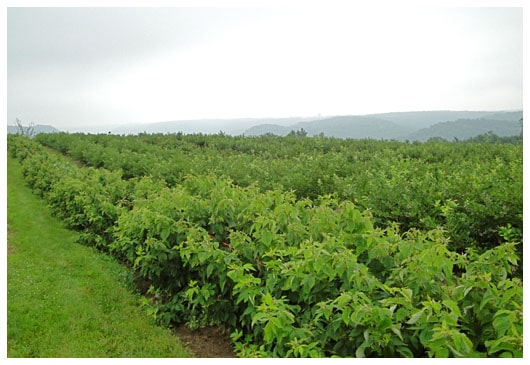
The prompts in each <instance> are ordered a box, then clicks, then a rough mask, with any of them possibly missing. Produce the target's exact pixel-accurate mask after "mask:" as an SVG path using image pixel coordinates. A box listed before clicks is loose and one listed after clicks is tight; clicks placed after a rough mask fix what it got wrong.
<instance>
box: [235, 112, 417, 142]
mask: <svg viewBox="0 0 530 365" xmlns="http://www.w3.org/2000/svg"><path fill="white" fill-rule="evenodd" d="M302 128H303V129H304V130H305V131H306V132H307V135H308V136H314V135H318V134H320V133H324V135H325V136H328V137H337V138H356V139H361V138H375V139H381V138H382V139H394V138H399V137H402V136H404V135H406V134H408V133H410V132H412V130H411V129H408V128H404V127H400V126H399V125H397V124H396V123H394V122H391V121H388V120H384V119H377V118H374V117H365V116H355V115H349V116H338V117H332V118H327V119H322V120H317V121H311V122H300V123H296V124H293V125H291V126H288V127H285V126H278V125H259V126H255V127H252V128H249V129H247V130H246V131H245V135H248V136H256V135H261V134H266V133H272V134H276V135H282V136H285V135H287V134H288V133H289V132H290V131H291V130H300V129H302Z"/></svg>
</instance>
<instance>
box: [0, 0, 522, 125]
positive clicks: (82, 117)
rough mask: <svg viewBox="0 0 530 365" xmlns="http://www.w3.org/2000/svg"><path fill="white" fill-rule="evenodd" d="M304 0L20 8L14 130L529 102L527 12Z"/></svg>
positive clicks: (13, 23)
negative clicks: (19, 125) (290, 0)
mask: <svg viewBox="0 0 530 365" xmlns="http://www.w3.org/2000/svg"><path fill="white" fill-rule="evenodd" d="M93 3H94V4H96V5H97V4H101V3H102V2H93ZM114 3H116V2H114ZM396 3H399V2H396ZM300 4H302V5H298V6H290V7H255V8H252V7H236V8H229V7H221V8H212V7H206V8H186V7H171V8H148V7H141V8H109V7H103V8H97V7H92V8H89V7H77V8H56V7H45V8H31V7H25V8H12V7H8V8H7V122H8V124H13V123H14V120H15V118H20V119H21V120H22V121H23V122H25V123H29V122H34V123H35V124H52V125H54V126H55V127H57V128H59V129H68V130H71V129H76V128H85V129H86V128H89V127H94V128H96V127H101V126H105V127H107V126H116V125H118V124H122V123H141V122H160V121H168V120H178V119H198V118H239V117H289V116H314V115H317V114H322V115H343V114H366V113H377V112H389V111H410V110H442V109H443V110H447V109H450V110H498V109H521V108H522V107H523V93H522V87H523V66H522V65H523V10H522V8H498V7H497V8H484V7H471V8H447V7H434V6H429V7H419V6H394V7H391V6H385V7H381V6H372V7H366V6H365V7H358V6H347V7H345V6H326V5H322V6H316V5H315V4H311V6H304V5H303V3H300ZM322 4H326V3H325V2H323V3H322ZM328 4H329V2H328ZM12 5H13V4H12ZM89 5H90V4H89ZM129 5H131V4H129ZM132 5H135V4H134V3H132Z"/></svg>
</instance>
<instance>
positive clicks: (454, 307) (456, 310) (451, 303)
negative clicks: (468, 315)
mask: <svg viewBox="0 0 530 365" xmlns="http://www.w3.org/2000/svg"><path fill="white" fill-rule="evenodd" d="M442 303H443V304H444V305H445V306H446V307H447V308H449V309H450V310H451V311H452V312H453V313H455V314H456V315H457V316H458V317H462V314H461V313H460V308H458V304H457V303H456V302H455V301H454V300H450V299H446V300H444V301H443V302H442Z"/></svg>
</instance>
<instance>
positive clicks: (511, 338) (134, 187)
mask: <svg viewBox="0 0 530 365" xmlns="http://www.w3.org/2000/svg"><path fill="white" fill-rule="evenodd" d="M8 149H9V151H10V153H11V155H12V156H14V157H16V158H17V159H19V161H20V162H21V163H22V166H23V171H24V174H25V178H26V181H27V183H28V184H29V185H30V186H31V187H32V189H33V190H34V191H35V192H36V193H37V194H38V195H40V196H41V197H42V198H43V199H45V200H46V201H47V202H48V203H49V205H50V207H51V208H52V210H53V212H54V214H56V215H57V216H58V217H60V218H62V219H63V220H64V222H65V223H66V224H67V225H68V226H69V227H71V228H73V229H76V230H79V231H80V241H81V242H82V243H84V244H88V245H93V246H96V247H98V248H100V249H101V250H104V251H107V252H110V253H112V254H113V255H115V256H117V257H118V258H120V259H121V260H122V261H123V262H124V263H125V264H127V265H129V266H130V267H131V268H132V269H133V270H135V272H136V274H137V275H138V281H139V283H140V284H142V286H143V287H144V288H145V290H146V296H145V306H146V309H147V310H148V311H149V313H151V314H152V316H153V317H154V318H156V319H157V320H159V321H161V322H162V323H164V324H168V325H170V324H176V323H188V324H189V325H190V326H191V327H194V326H195V327H198V326H203V325H210V324H215V325H221V326H223V327H225V328H227V329H228V330H229V331H230V332H231V338H232V340H233V341H234V345H235V348H236V351H237V353H238V354H239V355H240V356H252V357H272V356H279V357H285V356H295V357H318V356H325V357H329V356H340V357H350V356H356V357H365V356H366V357H426V356H429V357H499V356H503V357H521V356H522V351H523V341H522V336H523V333H522V332H523V325H522V295H523V294H522V293H523V290H522V263H521V260H522V227H523V225H522V212H523V210H522V204H523V189H522V184H523V181H522V180H523V179H522V175H523V169H522V144H491V143H465V142H451V143H449V142H429V143H424V144H422V143H412V144H410V143H402V142H390V141H374V140H362V141H353V140H340V139H331V138H317V137H315V138H294V137H293V138H289V137H259V138H245V137H230V136H226V135H223V134H219V135H213V136H205V135H182V134H172V135H148V134H140V135H136V136H113V135H85V134H64V133H60V134H48V135H45V134H40V135H38V136H37V137H36V138H35V139H34V140H30V139H27V138H24V137H22V136H9V137H8Z"/></svg>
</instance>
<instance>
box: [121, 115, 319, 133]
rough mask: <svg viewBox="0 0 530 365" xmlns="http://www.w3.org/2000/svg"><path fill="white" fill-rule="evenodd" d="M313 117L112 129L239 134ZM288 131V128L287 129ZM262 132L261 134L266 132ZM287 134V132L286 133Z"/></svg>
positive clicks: (184, 122)
mask: <svg viewBox="0 0 530 365" xmlns="http://www.w3.org/2000/svg"><path fill="white" fill-rule="evenodd" d="M315 119H318V117H315V118H303V117H295V118H237V119H191V120H175V121H167V122H159V123H149V124H130V125H123V126H119V127H116V128H114V129H112V133H115V134H136V133H142V132H145V133H178V132H182V133H185V134H191V133H203V134H215V133H219V132H221V131H222V132H223V133H226V134H230V135H241V134H243V133H244V132H245V130H246V129H247V128H248V127H249V126H251V125H269V126H271V128H273V129H274V127H272V126H273V125H274V126H280V127H281V126H285V125H291V124H295V123H298V122H301V121H308V120H315ZM287 132H289V130H288V131H287ZM266 133H267V132H264V133H263V134H266ZM286 134H287V133H286Z"/></svg>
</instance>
